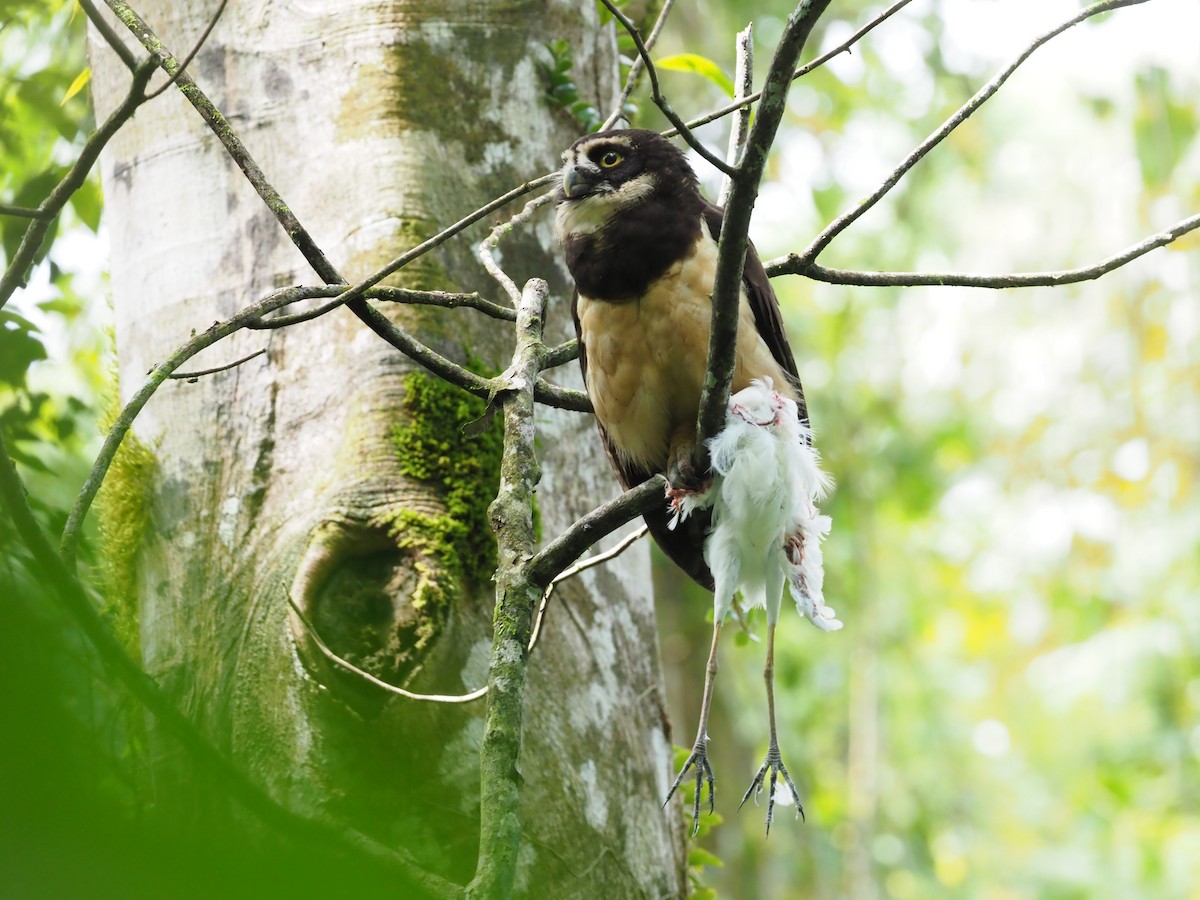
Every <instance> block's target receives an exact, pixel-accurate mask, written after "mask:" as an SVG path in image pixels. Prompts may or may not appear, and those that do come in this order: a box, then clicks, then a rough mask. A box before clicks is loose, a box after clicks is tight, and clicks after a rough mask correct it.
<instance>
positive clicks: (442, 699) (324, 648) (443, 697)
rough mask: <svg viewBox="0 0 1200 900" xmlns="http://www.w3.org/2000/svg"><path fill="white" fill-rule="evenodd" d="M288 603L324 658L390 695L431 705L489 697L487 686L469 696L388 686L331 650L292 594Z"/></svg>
mask: <svg viewBox="0 0 1200 900" xmlns="http://www.w3.org/2000/svg"><path fill="white" fill-rule="evenodd" d="M287 601H288V606H290V607H291V608H292V612H293V613H295V615H296V618H297V619H299V620H300V624H301V625H303V626H304V630H305V631H306V632H308V636H309V637H310V638H312V641H313V643H314V644H315V645H316V647H317V649H318V650H320V651H321V655H322V656H324V657H325V658H326V659H327V660H329V661H330V662H331V663H333V664H334V665H335V666H337V667H338V668H341V669H344V670H345V671H347V672H349V673H350V674H351V675H355V676H357V677H358V678H361V679H362V680H363V681H366V682H368V683H369V684H373V685H375V687H377V688H379V689H380V690H383V691H387V692H388V693H389V694H396V695H397V696H400V697H404V698H405V699H407V700H425V701H429V702H431V703H470V702H471V701H473V700H478V699H480V698H481V697H485V696H487V685H484V686H483V687H481V688H478V689H477V690H474V691H471V693H469V694H416V693H413V692H412V691H406V690H405V689H404V688H402V687H396V685H394V684H388V683H387V682H386V681H383V680H382V679H380V678H376V677H375V676H374V675H372V674H371V673H370V672H368V671H366V670H365V669H360V668H359V667H358V666H356V665H354V663H352V662H350V661H349V660H346V659H343V658H342V657H340V656H338V655H337V654H336V653H334V652H333V651H332V650H330V649H329V645H328V644H326V643H325V641H324V640H323V639H322V638H321V634H320V632H318V631H317V626H316V625H314V624H313V623H312V620H311V619H309V618H308V616H307V615H305V613H304V610H302V609H301V608H300V605H299V604H298V603H296V601H295V599H294V598H293V597H292V595H291V594H288V598H287Z"/></svg>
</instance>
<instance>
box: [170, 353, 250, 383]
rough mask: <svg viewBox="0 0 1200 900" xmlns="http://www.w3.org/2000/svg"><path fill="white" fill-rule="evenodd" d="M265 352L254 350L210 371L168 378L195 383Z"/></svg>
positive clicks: (174, 375)
mask: <svg viewBox="0 0 1200 900" xmlns="http://www.w3.org/2000/svg"><path fill="white" fill-rule="evenodd" d="M266 352H267V348H266V347H263V348H262V349H260V350H255V351H254V352H253V353H251V354H248V355H247V356H243V357H242V358H241V359H235V360H234V361H233V362H231V363H226V364H225V365H223V366H216V367H215V368H212V369H199V370H197V371H195V372H173V373H172V374H171V375H170V376H168V377H170V378H178V379H179V380H180V381H195V380H196V379H197V378H203V377H204V376H205V375H216V374H217V373H218V372H228V371H229V370H230V369H236V368H237V367H238V366H240V365H241V364H242V363H247V362H250V360H252V359H255V358H256V357H259V356H262V355H263V354H264V353H266Z"/></svg>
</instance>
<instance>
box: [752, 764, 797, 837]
mask: <svg viewBox="0 0 1200 900" xmlns="http://www.w3.org/2000/svg"><path fill="white" fill-rule="evenodd" d="M767 772H770V773H771V780H770V782H769V783H768V784H767V785H765V786H766V788H767V834H770V833H771V817H772V816H773V815H774V814H775V780H776V778H777V777H779V776H782V777H783V784H784V785H787V789H788V790H789V791H790V792H791V798H790V800H791V802H792V803H795V804H796V813H797V815H799V816H800V818H801V819H803V818H804V807H803V806H801V805H800V792H799V791H797V790H796V785H795V783H794V782H793V781H792V776H791V775H789V774H788V770H787V766H785V765H784V764H783V757H782V756H780V755H779V748H778V747H777V746H776V745H775V744H774V743H772V744H771V748H770V749H769V750H768V751H767V758H766V759H764V760H763V764H762V767H761V768H760V769H759V770H758V774H757V775H755V776H754V781H752V782H750V787H749V788H747V789H746V793H745V794H744V795H743V796H742V802H741V803H739V804H738V809H741V808H742V807H743V806H745V805H746V801H747V800H749V799H750V797H751V796H753V797H754V805H755V806H757V805H758V795H759V794H760V793H762V790H763V787H764V784H763V781H764V779H765V778H766V775H767ZM780 787H781V788H782V787H783V785H780Z"/></svg>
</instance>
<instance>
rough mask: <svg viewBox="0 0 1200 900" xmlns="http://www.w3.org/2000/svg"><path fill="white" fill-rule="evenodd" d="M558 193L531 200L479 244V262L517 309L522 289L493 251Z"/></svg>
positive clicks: (499, 224) (498, 225)
mask: <svg viewBox="0 0 1200 900" xmlns="http://www.w3.org/2000/svg"><path fill="white" fill-rule="evenodd" d="M556 193H557V192H556V191H550V192H549V193H547V194H542V196H540V197H535V198H534V199H533V200H530V201H529V202H528V203H526V204H525V206H524V207H523V208H522V209H521V211H520V212H519V213H517V214H516V215H515V216H513V217H512V218H511V219H509V220H508V221H507V222H499V223H497V225H496V227H495V228H493V229H492V230H491V231H490V232H489V233H488V236H487V237H485V238H484V239H483V240H482V241H480V243H479V247H478V248H477V249H476V253H477V255H478V256H479V261H480V262H482V263H483V267H484V269H486V270H487V273H488V274H489V275H491V276H492V278H493V279H494V280H495V281H496V283H497V284H499V285H500V287H502V288H504V291H505V293H507V294H508V296H509V298H510V299H511V300H512V302H513V307H514V308H515V307H516V306H517V305H518V304H519V303H520V302H521V289H520V288H518V287H517V285H516V282H514V281H513V280H512V279H511V278H509V277H508V273H507V272H505V271H504V270H503V269H502V268H500V264H499V263H498V262H496V257H495V255H494V253H493V252H492V251H494V250H495V249H496V247H497V246H499V244H500V239H501V238H503V237H504V236H505V235H507V234H509V233H510V232H511V231H512V230H513V229H514V228H516V227H517V226H518V225H524V224H525V223H526V222H528V221H529V220H530V219H531V218H532V217H533V214H534V213H535V212H537V211H538V209H540V208H541V207H543V206H545V205H546V204H547V203H549V202H551V201H552V200H554V199H555V196H556Z"/></svg>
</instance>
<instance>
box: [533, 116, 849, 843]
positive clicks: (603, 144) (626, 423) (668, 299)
mask: <svg viewBox="0 0 1200 900" xmlns="http://www.w3.org/2000/svg"><path fill="white" fill-rule="evenodd" d="M563 162H564V166H563V178H562V187H561V189H560V191H559V203H558V214H557V219H556V226H555V227H556V230H557V233H558V238H559V240H560V241H561V243H562V245H563V249H564V251H565V254H566V259H567V267H568V268H569V269H570V271H571V275H572V276H573V277H574V278H575V284H576V288H577V290H576V292H575V299H574V302H573V304H572V315H573V317H574V320H575V329H576V333H577V334H578V336H579V361H580V365H581V366H582V367H583V377H584V382H585V383H586V385H587V392H588V396H589V397H590V398H591V400H592V405H593V406H594V407H595V410H596V421H597V423H598V424H599V427H600V436H601V438H602V439H603V442H604V448H605V452H606V453H607V454H608V458H609V461H610V462H611V464H612V467H613V470H614V471H615V472H616V474H617V478H618V479H619V480H620V482H621V484H622V485H623V486H624V487H626V488H629V487H633V486H634V485H636V484H639V483H641V482H642V481H645V480H646V478H648V477H650V476H651V475H653V474H655V473H660V472H661V473H664V474H665V475H666V476H667V478H668V479H669V480H670V481H671V483H672V485H673V488H675V489H681V488H682V489H687V490H697V489H700V488H702V486H703V479H701V478H699V477H697V474H696V473H695V472H693V471H692V464H691V457H692V451H693V450H694V449H695V446H696V417H697V412H698V407H699V405H700V394H701V391H702V389H703V387H704V384H705V381H706V371H705V366H706V362H707V356H708V340H709V332H710V325H711V319H712V290H713V281H714V278H715V275H716V264H717V239H718V238H719V236H720V233H721V223H722V220H723V215H724V214H723V211H722V210H721V209H720V208H719V207H716V206H714V205H713V204H711V203H709V202H707V201H706V200H705V199H704V198H703V197H702V196H701V195H700V190H699V187H698V184H697V181H696V176H695V173H693V172H692V170H691V167H690V166H688V164H687V161H686V159H685V158H684V156H683V154H682V153H681V152H680V151H679V150H678V149H676V148H675V147H674V146H673V145H672V144H671V143H670V142H669V141H667V140H665V139H664V138H662V137H661V136H659V135H658V134H655V133H654V132H652V131H609V132H603V133H601V134H594V135H589V136H588V137H585V138H581V139H580V140H578V141H576V142H575V143H574V144H573V145H572V146H571V147H570V148H569V149H568V150H567V151H566V153H564V154H563ZM738 316H739V320H738V335H737V348H736V353H735V366H734V374H733V383H732V385H731V387H732V389H733V392H734V393H737V392H738V391H741V390H743V389H745V388H747V387H749V386H750V383H751V381H753V380H755V379H762V380H769V381H770V382H771V384H773V386H774V391H775V392H777V393H778V394H779V395H782V397H785V398H788V399H790V400H794V401H795V403H796V410H797V412H796V415H797V416H798V417H799V418H800V420H801V422H802V423H803V424H804V425H806V426H807V424H808V414H807V411H806V409H805V405H804V394H803V392H802V390H801V388H800V379H799V377H798V376H797V373H796V361H795V359H794V358H793V356H792V350H791V347H790V346H788V341H787V336H786V335H785V334H784V330H783V321H782V318H781V316H780V313H779V303H778V301H777V300H776V298H775V292H774V291H773V290H772V289H771V285H770V282H769V281H768V280H767V273H766V271H765V270H764V269H763V266H762V263H761V262H760V261H759V259H758V254H757V253H756V252H755V250H754V247H753V246H751V247H749V248H748V250H747V253H746V261H745V265H744V268H743V272H742V292H741V299H740V302H739V308H738ZM757 390H759V391H760V392H765V389H762V388H760V389H757ZM775 400H776V401H777V402H778V408H780V409H782V408H786V407H785V404H784V400H783V399H782V398H781V397H779V396H776V397H775ZM731 408H732V407H731ZM789 415H790V414H789ZM767 424H769V423H758V422H754V423H752V425H751V427H752V428H753V427H755V426H759V425H763V426H766V425H767ZM793 434H794V435H796V437H795V439H796V440H800V439H801V436H802V435H803V436H806V435H807V434H808V431H807V429H806V428H805V429H803V430H801V429H794V430H793ZM803 439H804V440H805V441H807V437H804V438H803ZM806 459H808V460H809V465H810V466H811V471H810V474H811V473H815V476H816V479H817V481H820V479H821V478H822V477H823V476H821V475H820V473H819V470H818V469H817V466H816V461H815V456H813V455H811V454H810V455H809V456H808V457H806ZM774 477H777V478H778V477H780V476H778V475H777V476H774ZM782 477H784V478H787V479H791V480H793V481H792V484H791V486H790V487H787V490H785V491H784V492H783V493H784V494H785V495H787V496H791V489H792V488H794V486H795V484H796V482H795V481H794V479H796V478H797V477H803V476H802V474H801V472H800V471H799V470H796V469H792V470H788V471H787V472H786V473H785V475H784V476H782ZM742 489H743V490H745V488H744V487H743V488H742ZM755 496H757V495H755ZM762 512H763V513H764V514H766V513H768V512H769V510H763V511H762ZM753 515H755V513H752V516H753ZM811 516H815V508H814V512H813V513H812V514H811ZM811 516H810V518H811ZM667 522H668V511H667V504H666V502H665V501H664V503H663V504H662V506H660V507H659V508H658V509H657V510H655V511H652V512H650V513H648V514H647V515H646V524H647V525H648V526H649V528H650V533H651V534H652V535H653V536H654V539H655V540H656V541H657V542H658V544H659V546H661V547H662V549H663V550H664V551H665V552H666V554H667V555H668V556H669V557H670V558H671V559H672V560H673V561H674V562H675V563H676V564H677V565H678V566H679V567H680V568H681V569H683V570H684V571H685V572H687V574H688V575H690V576H691V577H692V578H693V579H695V580H696V581H697V582H699V583H700V584H701V585H703V586H705V587H707V588H709V589H710V590H711V589H713V576H712V573H711V572H710V571H709V567H708V565H707V564H706V563H705V560H704V547H705V541H706V539H707V538H708V533H709V530H710V525H711V524H712V519H711V514H710V513H709V512H708V510H707V509H705V510H701V511H698V512H695V513H693V514H691V515H690V516H689V517H687V518H685V519H684V521H683V522H681V523H680V524H679V525H678V526H677V527H676V528H675V529H674V530H671V529H670V528H668V527H667ZM789 527H791V526H789ZM782 538H783V539H782V540H781V541H780V544H779V546H775V547H771V546H769V545H768V544H766V543H764V544H763V545H755V547H756V549H755V550H753V551H752V552H755V553H758V554H759V555H760V556H761V555H762V554H764V553H776V554H779V556H780V557H782V556H784V555H785V554H787V553H791V557H789V559H790V560H791V562H792V564H793V565H795V566H796V567H800V566H801V564H802V560H803V555H804V546H805V545H804V543H803V533H793V534H787V533H786V532H785V533H784V534H783V536H782ZM765 540H766V541H769V540H773V538H767V539H765ZM815 540H816V541H817V542H818V549H819V536H818V537H816V538H815ZM720 552H723V551H718V553H720ZM713 559H714V565H715V566H717V567H718V570H719V571H721V572H722V573H724V574H723V579H724V581H725V582H728V581H729V573H730V572H731V571H732V569H731V565H732V563H730V561H729V559H728V557H723V556H720V555H717V556H714V557H713ZM817 559H818V560H819V556H818V557H817ZM738 565H740V562H739V563H738ZM779 571H781V569H780V570H779ZM778 578H779V581H778V582H776V583H774V584H773V585H772V588H771V590H772V591H773V592H774V591H776V590H778V591H779V592H782V586H783V575H782V574H779V575H778ZM734 589H735V588H734V587H733V586H732V585H730V584H724V585H723V587H722V591H723V593H731V592H732V591H733V590H734ZM801 594H802V595H803V594H804V591H803V590H801ZM732 599H733V598H732V597H730V596H722V597H714V613H715V615H714V620H713V641H712V647H711V649H710V651H709V657H708V666H707V669H706V673H707V674H706V677H705V682H704V695H703V701H702V704H701V709H700V723H699V728H698V729H697V734H696V742H695V744H694V745H693V747H692V752H691V754H690V755H689V756H688V759H687V761H686V762H685V763H684V766H683V768H682V769H681V770H680V772H679V774H678V775H677V776H676V778H675V783H674V784H673V785H672V786H671V789H670V791H669V792H668V794H667V800H668V801H669V800H670V799H671V797H672V796H674V794H675V792H676V790H677V789H678V788H679V785H680V784H681V782H682V780H683V778H684V777H685V775H686V774H687V773H688V772H689V771H692V770H694V772H695V780H696V793H695V798H694V803H693V809H692V816H693V823H694V826H693V834H694V833H695V831H696V830H697V829H698V828H699V822H700V797H701V794H702V787H703V784H705V783H707V785H708V795H709V807H710V809H711V808H712V807H713V803H714V799H715V798H714V784H715V779H714V777H713V772H712V766H711V765H710V764H709V761H708V715H709V711H710V708H711V701H712V691H713V681H714V677H715V674H716V670H717V648H718V644H719V641H720V635H721V626H722V620H723V619H724V617H725V613H726V611H727V610H728V609H729V604H730V603H731V602H732ZM798 599H799V598H798ZM764 602H765V604H766V606H767V662H766V666H765V668H764V670H763V674H764V677H765V679H766V687H767V710H768V721H769V725H770V743H769V745H768V750H767V755H766V758H765V759H764V760H763V764H762V766H761V767H760V768H759V770H758V773H757V774H756V775H755V777H754V780H753V782H752V783H751V785H750V788H749V790H747V791H746V793H745V795H744V796H743V797H742V803H743V804H744V803H745V802H746V800H747V799H748V798H749V797H750V796H754V797H755V798H757V797H758V794H759V792H761V791H763V790H766V791H767V829H768V831H769V830H770V827H771V816H772V812H773V809H774V804H775V786H776V781H777V779H782V781H783V783H784V784H785V785H786V787H787V789H788V790H789V791H790V792H791V795H790V796H791V800H792V802H794V804H795V808H796V810H797V812H798V813H799V814H801V815H802V814H803V808H802V807H801V805H800V800H799V796H798V794H797V792H796V787H795V784H794V783H793V782H792V779H791V776H790V775H789V774H788V771H787V768H786V766H785V765H784V763H783V758H782V755H781V754H780V752H779V744H778V739H777V729H776V723H775V701H774V648H775V626H776V622H777V617H778V613H779V607H780V602H781V601H780V596H779V593H775V595H774V596H773V597H766V598H764ZM809 602H811V601H809ZM839 626H840V623H839Z"/></svg>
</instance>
